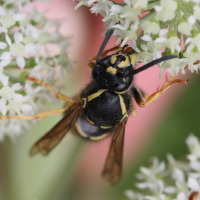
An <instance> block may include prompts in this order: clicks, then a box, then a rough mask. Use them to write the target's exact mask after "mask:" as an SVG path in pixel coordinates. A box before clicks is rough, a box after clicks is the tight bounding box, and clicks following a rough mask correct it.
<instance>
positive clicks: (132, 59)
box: [129, 53, 137, 66]
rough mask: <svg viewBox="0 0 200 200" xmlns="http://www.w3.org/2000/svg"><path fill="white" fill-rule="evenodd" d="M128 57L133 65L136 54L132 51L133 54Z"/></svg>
mask: <svg viewBox="0 0 200 200" xmlns="http://www.w3.org/2000/svg"><path fill="white" fill-rule="evenodd" d="M129 56H130V58H131V64H132V65H133V66H134V65H135V62H136V59H137V54H136V53H134V54H131V55H129Z"/></svg>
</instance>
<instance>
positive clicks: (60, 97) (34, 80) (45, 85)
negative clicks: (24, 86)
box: [26, 76, 74, 103]
mask: <svg viewBox="0 0 200 200" xmlns="http://www.w3.org/2000/svg"><path fill="white" fill-rule="evenodd" d="M26 78H27V80H29V81H33V82H35V83H37V84H39V85H42V86H44V87H46V88H47V89H48V90H50V91H51V92H52V93H54V95H55V96H56V97H57V98H58V99H62V100H64V101H67V102H69V103H72V102H74V100H73V99H70V98H69V97H67V96H66V95H64V94H62V93H60V92H56V91H55V90H54V89H53V88H52V87H51V86H50V85H49V84H47V83H45V82H43V81H41V80H39V79H37V78H35V77H31V76H27V77H26Z"/></svg>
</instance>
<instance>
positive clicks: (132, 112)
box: [130, 98, 137, 117]
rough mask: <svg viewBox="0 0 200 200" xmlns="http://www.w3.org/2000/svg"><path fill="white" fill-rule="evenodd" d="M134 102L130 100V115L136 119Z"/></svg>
mask: <svg viewBox="0 0 200 200" xmlns="http://www.w3.org/2000/svg"><path fill="white" fill-rule="evenodd" d="M134 103H135V102H134V101H133V98H131V112H130V114H131V115H132V116H133V117H136V116H137V111H136V109H135V105H134Z"/></svg>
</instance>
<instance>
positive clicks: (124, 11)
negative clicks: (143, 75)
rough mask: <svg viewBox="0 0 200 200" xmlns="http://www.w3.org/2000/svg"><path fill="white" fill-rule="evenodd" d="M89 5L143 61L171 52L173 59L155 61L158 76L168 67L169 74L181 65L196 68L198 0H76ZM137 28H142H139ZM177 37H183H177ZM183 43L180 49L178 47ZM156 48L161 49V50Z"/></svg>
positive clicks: (199, 42)
mask: <svg viewBox="0 0 200 200" xmlns="http://www.w3.org/2000/svg"><path fill="white" fill-rule="evenodd" d="M79 1H80V2H79V3H78V4H77V5H76V6H75V9H77V8H78V7H80V6H81V5H85V6H88V7H91V8H90V10H91V12H92V13H96V14H97V13H100V14H101V15H102V16H103V17H104V18H103V20H102V21H103V22H104V23H105V26H106V29H115V32H114V35H116V43H118V42H120V41H122V43H121V46H123V45H124V44H125V43H126V42H131V43H132V44H130V46H132V47H133V48H134V50H135V51H136V52H138V57H139V60H140V61H141V62H143V63H145V62H147V61H150V60H153V59H156V58H159V57H161V56H164V55H171V54H175V55H177V56H178V58H176V59H172V60H168V61H166V62H163V63H161V64H159V67H160V69H161V70H160V76H162V73H163V70H164V69H165V68H169V69H170V71H171V74H172V75H174V73H176V74H177V73H178V72H179V71H180V70H181V71H182V73H184V68H185V66H187V65H188V68H189V69H190V70H191V72H194V71H198V69H199V68H200V64H199V60H200V28H199V25H198V24H197V23H196V21H197V20H200V5H199V3H200V1H199V0H183V1H179V0H155V1H152V0H124V2H125V3H115V2H114V1H109V0H79ZM140 28H141V29H142V31H140ZM181 37H182V38H183V41H181ZM183 46H185V49H184V50H181V47H183ZM160 50H164V52H163V53H162V54H161V53H160Z"/></svg>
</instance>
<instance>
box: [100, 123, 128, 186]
mask: <svg viewBox="0 0 200 200" xmlns="http://www.w3.org/2000/svg"><path fill="white" fill-rule="evenodd" d="M125 126H126V123H119V124H118V125H117V126H116V128H115V133H114V135H113V137H112V142H111V146H110V150H109V153H108V156H107V158H106V163H105V166H104V169H103V177H104V178H105V179H106V180H107V181H108V182H109V183H110V184H111V185H114V184H116V183H117V182H118V181H119V180H120V177H121V172H122V155H123V145H124V132H125Z"/></svg>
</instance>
